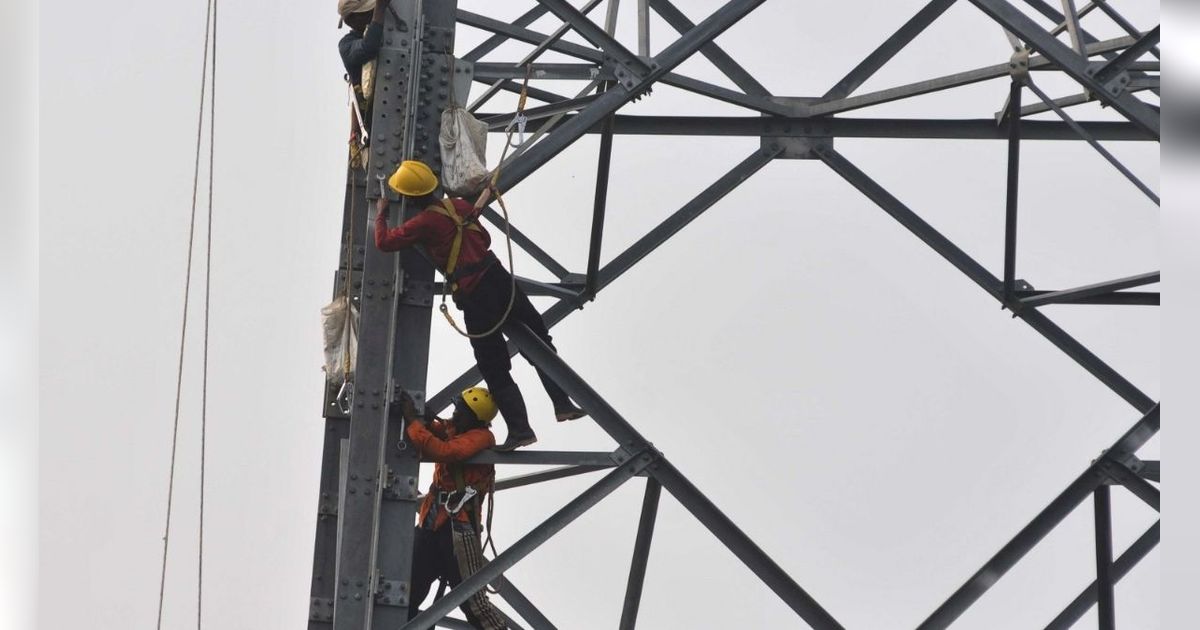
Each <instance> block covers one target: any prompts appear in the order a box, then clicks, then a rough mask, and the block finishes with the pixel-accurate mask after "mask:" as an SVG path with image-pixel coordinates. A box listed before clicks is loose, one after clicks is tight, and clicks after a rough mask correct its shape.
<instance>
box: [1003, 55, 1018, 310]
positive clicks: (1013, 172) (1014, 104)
mask: <svg viewBox="0 0 1200 630" xmlns="http://www.w3.org/2000/svg"><path fill="white" fill-rule="evenodd" d="M1004 124H1005V125H1007V126H1008V186H1007V189H1006V192H1005V207H1004V299H1005V300H1012V299H1013V298H1014V291H1015V290H1016V273H1017V195H1018V192H1019V189H1020V181H1021V82H1020V81H1017V80H1016V79H1013V82H1012V85H1011V86H1010V88H1009V92H1008V116H1007V117H1006V118H1005V119H1004Z"/></svg>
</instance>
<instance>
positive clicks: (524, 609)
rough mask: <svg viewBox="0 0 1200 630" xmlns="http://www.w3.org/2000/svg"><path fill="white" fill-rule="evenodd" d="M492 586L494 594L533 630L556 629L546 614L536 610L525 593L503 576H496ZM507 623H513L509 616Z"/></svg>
mask: <svg viewBox="0 0 1200 630" xmlns="http://www.w3.org/2000/svg"><path fill="white" fill-rule="evenodd" d="M492 588H494V589H496V594H497V595H499V596H500V597H501V598H503V599H504V601H506V602H508V605H509V606H512V607H513V610H515V611H517V614H518V615H520V616H521V618H522V619H524V620H525V622H526V623H528V624H529V626H530V627H531V628H533V630H558V629H557V628H556V627H555V625H554V624H552V623H550V620H549V619H547V618H546V615H544V614H542V611H541V610H538V607H537V606H534V605H533V602H531V601H529V598H528V597H525V594H524V593H522V592H521V591H520V590H519V589H517V587H516V586H514V585H513V583H512V582H509V581H508V579H506V578H505V577H504V576H500V577H498V578H496V579H495V580H494V581H493V582H492ZM509 623H510V624H513V620H512V618H511V617H510V618H509Z"/></svg>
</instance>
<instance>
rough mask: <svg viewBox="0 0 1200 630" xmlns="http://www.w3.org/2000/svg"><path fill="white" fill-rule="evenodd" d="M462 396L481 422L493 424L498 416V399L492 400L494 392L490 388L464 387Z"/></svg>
mask: <svg viewBox="0 0 1200 630" xmlns="http://www.w3.org/2000/svg"><path fill="white" fill-rule="evenodd" d="M461 398H462V399H463V402H465V403H466V404H467V408H469V409H470V410H471V411H472V412H474V414H475V417H476V418H479V421H480V422H482V423H484V424H491V422H492V420H494V419H495V418H496V412H497V409H496V401H494V400H492V393H491V392H489V391H488V390H486V389H484V388H482V387H472V388H470V389H464V390H463V393H462V395H461Z"/></svg>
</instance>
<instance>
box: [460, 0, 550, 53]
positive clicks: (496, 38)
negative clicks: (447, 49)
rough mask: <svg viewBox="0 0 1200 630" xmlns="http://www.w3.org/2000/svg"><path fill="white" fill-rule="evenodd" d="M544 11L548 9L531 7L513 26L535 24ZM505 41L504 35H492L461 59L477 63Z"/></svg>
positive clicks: (506, 39)
mask: <svg viewBox="0 0 1200 630" xmlns="http://www.w3.org/2000/svg"><path fill="white" fill-rule="evenodd" d="M546 11H548V9H546V7H544V6H542V5H540V4H539V5H537V6H535V7H533V8H532V9H530V10H528V11H526V12H525V13H524V14H522V15H521V17H519V18H517V19H516V20H514V21H513V24H515V25H517V26H529V25H530V24H533V23H534V22H536V21H537V20H538V18H540V17H542V16H543V15H545V14H546ZM506 41H508V37H506V36H504V35H492V36H491V37H489V38H487V39H486V40H484V41H483V43H482V44H480V45H478V46H476V47H474V48H472V49H471V50H470V52H468V53H467V54H465V55H463V57H462V58H463V61H470V62H475V61H479V60H480V59H483V56H484V55H486V54H488V53H490V52H492V51H493V50H496V49H497V48H499V47H500V46H501V44H503V43H504V42H506Z"/></svg>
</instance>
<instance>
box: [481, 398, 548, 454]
mask: <svg viewBox="0 0 1200 630" xmlns="http://www.w3.org/2000/svg"><path fill="white" fill-rule="evenodd" d="M492 398H493V399H494V400H495V401H496V406H497V407H499V409H500V415H501V416H503V417H504V424H505V425H507V426H508V437H506V438H505V439H504V443H502V444H498V445H496V446H495V447H494V449H495V450H497V451H501V452H507V451H513V450H516V449H518V448H520V447H522V446H529V445H530V444H533V443H534V442H537V435H535V434H534V433H533V429H532V428H530V426H529V413H528V412H527V411H526V410H525V398H524V397H523V396H521V389H520V388H519V387H517V384H516V383H513V384H512V385H509V386H508V387H504V388H501V389H497V390H495V391H493V392H492Z"/></svg>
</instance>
